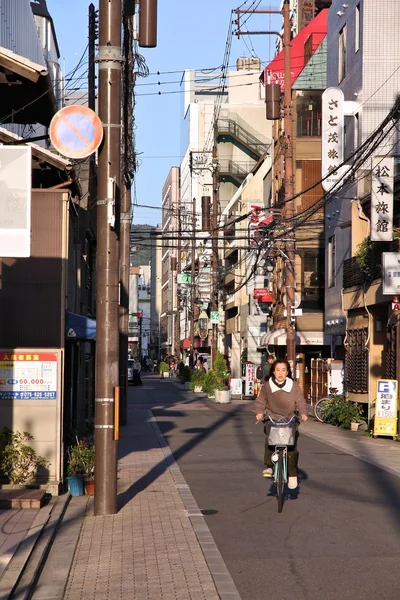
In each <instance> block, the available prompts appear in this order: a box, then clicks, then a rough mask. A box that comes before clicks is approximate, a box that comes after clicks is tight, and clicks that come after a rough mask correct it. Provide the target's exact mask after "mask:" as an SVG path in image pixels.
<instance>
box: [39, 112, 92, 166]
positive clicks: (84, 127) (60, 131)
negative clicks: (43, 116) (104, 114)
mask: <svg viewBox="0 0 400 600" xmlns="http://www.w3.org/2000/svg"><path fill="white" fill-rule="evenodd" d="M49 134H50V139H51V142H52V144H53V146H54V148H55V149H56V150H58V152H59V153H60V154H62V155H63V156H66V157H68V158H76V159H79V158H86V157H87V156H90V155H91V154H93V152H95V151H96V150H97V148H98V147H99V146H100V144H101V141H102V139H103V124H102V122H101V121H100V119H99V117H98V115H97V114H96V113H95V112H94V111H93V110H91V109H90V108H88V107H87V106H79V105H75V104H74V105H71V106H65V107H64V108H62V109H61V110H59V111H58V112H56V114H55V115H54V117H53V118H52V120H51V123H50V129H49Z"/></svg>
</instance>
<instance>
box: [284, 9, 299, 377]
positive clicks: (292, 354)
mask: <svg viewBox="0 0 400 600" xmlns="http://www.w3.org/2000/svg"><path fill="white" fill-rule="evenodd" d="M283 51H284V71H285V82H284V107H283V111H284V113H283V122H284V130H285V131H284V133H285V137H284V157H285V180H284V186H285V208H284V219H285V221H286V222H287V223H288V229H291V225H292V220H293V216H294V200H293V189H294V186H293V123H292V83H291V68H290V58H291V42H290V5H289V0H285V2H284V4H283ZM286 237H287V240H286V255H287V258H288V260H287V261H286V282H285V289H286V299H287V302H286V310H287V317H286V336H287V337H286V344H287V359H288V361H289V364H290V366H291V368H292V373H293V375H294V376H295V360H296V331H295V323H294V317H293V316H292V309H293V308H294V297H295V287H296V281H295V254H294V250H295V236H294V231H291V232H290V233H288V234H287V235H286Z"/></svg>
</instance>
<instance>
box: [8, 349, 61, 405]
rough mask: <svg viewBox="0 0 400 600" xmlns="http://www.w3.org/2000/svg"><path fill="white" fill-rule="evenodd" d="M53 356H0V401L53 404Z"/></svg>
mask: <svg viewBox="0 0 400 600" xmlns="http://www.w3.org/2000/svg"><path fill="white" fill-rule="evenodd" d="M56 398H57V354H53V353H51V352H49V353H47V352H43V351H40V352H38V353H35V352H18V353H13V352H1V353H0V400H55V399H56Z"/></svg>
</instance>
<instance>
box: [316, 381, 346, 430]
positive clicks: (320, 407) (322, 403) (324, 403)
mask: <svg viewBox="0 0 400 600" xmlns="http://www.w3.org/2000/svg"><path fill="white" fill-rule="evenodd" d="M329 391H330V393H329V395H328V396H324V397H323V398H320V399H319V400H317V401H316V403H315V405H314V416H315V417H316V419H318V421H320V423H325V417H324V415H325V413H326V409H327V408H328V406H330V405H331V404H332V402H333V400H334V399H335V398H336V397H337V396H340V394H339V393H338V388H329Z"/></svg>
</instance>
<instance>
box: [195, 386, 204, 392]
mask: <svg viewBox="0 0 400 600" xmlns="http://www.w3.org/2000/svg"><path fill="white" fill-rule="evenodd" d="M194 391H195V392H196V393H197V394H199V393H200V392H202V391H203V388H202V387H201V385H195V386H194Z"/></svg>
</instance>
